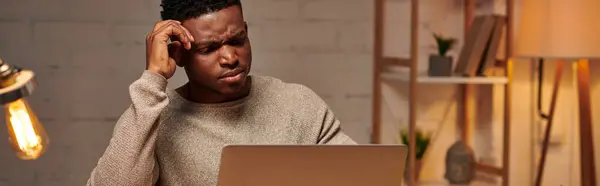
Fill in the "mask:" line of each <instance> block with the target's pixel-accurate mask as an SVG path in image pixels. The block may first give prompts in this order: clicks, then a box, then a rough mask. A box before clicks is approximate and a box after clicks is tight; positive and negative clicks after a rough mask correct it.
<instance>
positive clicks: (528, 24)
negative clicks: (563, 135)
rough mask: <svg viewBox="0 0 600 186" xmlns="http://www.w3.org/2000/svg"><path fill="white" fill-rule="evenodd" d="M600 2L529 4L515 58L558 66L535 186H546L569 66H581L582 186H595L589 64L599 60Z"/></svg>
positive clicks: (555, 0)
mask: <svg viewBox="0 0 600 186" xmlns="http://www.w3.org/2000/svg"><path fill="white" fill-rule="evenodd" d="M598 17H600V1H599V0H526V1H523V4H522V10H521V22H520V25H519V27H518V28H519V31H518V32H517V33H518V35H517V40H516V41H515V43H516V46H515V48H516V51H515V57H517V58H529V59H537V60H556V61H557V68H556V72H555V75H554V76H555V78H554V83H553V86H554V87H553V89H552V90H553V91H552V96H551V103H550V111H549V114H548V115H546V116H545V117H546V119H547V122H548V123H547V125H546V131H545V132H544V141H543V144H542V153H541V158H540V162H539V164H538V166H539V167H538V170H537V171H538V172H537V175H536V180H535V185H536V186H539V185H541V181H542V177H543V171H544V165H545V163H546V155H547V152H548V144H549V137H550V131H551V129H552V123H553V118H554V110H555V107H556V102H557V95H558V90H559V86H560V78H561V75H562V70H563V68H562V66H563V63H564V62H574V63H576V66H577V93H578V100H579V101H578V104H579V131H580V149H581V157H580V158H581V185H583V186H595V185H596V178H595V177H596V172H595V162H594V145H593V136H592V132H593V131H592V118H591V117H592V115H591V114H592V113H591V105H590V85H589V84H590V78H589V76H590V72H589V60H595V59H600V24H598V21H597V19H598Z"/></svg>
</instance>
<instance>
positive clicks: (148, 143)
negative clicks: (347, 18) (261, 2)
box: [87, 0, 355, 186]
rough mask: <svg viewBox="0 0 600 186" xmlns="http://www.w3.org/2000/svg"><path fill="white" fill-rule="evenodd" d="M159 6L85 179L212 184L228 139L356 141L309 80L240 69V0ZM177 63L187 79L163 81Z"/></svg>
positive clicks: (189, 0) (121, 185)
mask: <svg viewBox="0 0 600 186" xmlns="http://www.w3.org/2000/svg"><path fill="white" fill-rule="evenodd" d="M249 2H251V1H249ZM161 6H162V7H163V9H164V10H163V11H162V12H161V13H162V19H163V20H165V21H161V22H158V23H157V24H156V25H155V26H154V29H153V31H152V32H151V33H150V34H149V35H148V36H147V43H146V46H147V48H146V58H147V60H146V70H145V71H144V72H143V74H142V75H141V77H140V78H139V79H138V80H136V81H135V82H133V83H132V84H131V86H130V89H129V91H130V97H131V101H132V104H131V106H130V107H129V108H128V109H127V110H126V111H125V113H124V114H123V115H122V116H121V118H120V119H119V121H118V122H117V124H116V126H115V129H114V133H113V136H112V139H111V140H110V143H109V145H108V147H107V149H106V151H105V153H104V154H103V156H102V157H101V158H100V160H99V161H98V164H97V165H96V167H95V168H94V170H93V171H92V174H91V177H90V178H89V180H88V182H87V185H118V186H134V185H155V184H156V185H211V186H213V185H216V181H217V177H218V176H217V173H218V168H219V163H220V159H219V158H220V154H221V148H223V147H224V146H226V145H228V144H355V142H354V141H353V140H352V139H350V138H349V137H348V136H347V135H345V134H344V133H343V132H342V131H341V129H340V123H339V121H338V120H337V119H336V118H335V117H334V115H333V113H332V112H331V110H330V109H328V106H327V105H326V104H325V102H324V101H323V100H322V99H321V98H320V97H319V96H317V94H315V92H313V91H311V90H310V89H309V88H307V87H305V86H302V85H298V84H290V83H285V82H282V81H280V80H278V79H275V78H272V77H266V76H257V75H248V73H249V72H250V66H251V65H250V64H251V61H252V52H251V48H250V40H249V39H248V29H247V25H246V22H245V21H244V18H243V16H242V6H241V3H240V1H239V0H163V1H162V5H161ZM169 40H170V41H171V43H170V44H169V43H168V42H169ZM176 66H180V67H183V68H184V69H185V72H186V74H187V77H188V79H189V82H188V83H187V84H185V85H183V86H182V87H179V88H177V89H175V90H167V88H166V87H167V79H169V78H171V77H172V76H173V74H174V73H175V69H176Z"/></svg>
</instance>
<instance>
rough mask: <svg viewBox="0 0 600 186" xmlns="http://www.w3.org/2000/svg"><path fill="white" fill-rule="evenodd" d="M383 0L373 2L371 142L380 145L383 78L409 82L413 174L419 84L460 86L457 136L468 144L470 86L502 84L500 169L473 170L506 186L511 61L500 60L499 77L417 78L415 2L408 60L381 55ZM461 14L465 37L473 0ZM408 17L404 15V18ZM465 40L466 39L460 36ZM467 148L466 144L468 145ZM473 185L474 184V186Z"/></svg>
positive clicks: (509, 30)
mask: <svg viewBox="0 0 600 186" xmlns="http://www.w3.org/2000/svg"><path fill="white" fill-rule="evenodd" d="M385 1H386V0H375V1H374V3H375V16H374V17H375V24H374V25H375V26H374V30H375V31H374V34H375V35H374V41H375V43H374V44H375V45H374V55H373V61H374V63H373V70H374V73H373V74H374V77H373V121H372V122H373V127H372V128H373V132H372V135H371V137H372V139H371V141H372V143H381V141H380V140H381V139H380V138H381V107H380V105H381V96H382V94H381V85H380V83H381V81H382V80H386V79H391V80H400V81H406V82H408V83H409V91H410V92H409V99H408V100H409V107H408V109H409V114H408V117H409V118H408V124H409V133H410V134H409V139H410V140H409V143H410V144H408V146H409V148H410V150H409V158H408V160H409V161H408V169H407V170H406V171H412V172H414V171H415V162H416V158H415V154H414V153H415V150H414V148H415V144H414V141H415V140H414V139H415V128H416V121H417V119H416V116H417V113H416V111H417V104H416V101H415V100H418V99H419V97H418V95H419V86H418V85H420V84H455V85H457V86H460V90H461V92H460V93H461V98H460V100H459V101H460V104H459V105H460V106H459V109H460V111H461V115H462V116H461V118H462V122H461V124H462V125H463V126H462V127H461V128H462V129H463V131H462V134H461V140H463V141H465V142H467V143H469V142H470V136H471V135H472V132H471V131H469V130H468V129H470V128H471V126H472V121H470V120H469V119H466V118H472V117H470V116H471V115H472V114H473V110H474V109H473V108H472V106H473V105H472V101H473V100H474V98H473V97H474V96H475V95H474V94H473V93H472V91H473V86H476V85H482V84H487V85H492V84H496V85H503V87H504V116H503V120H504V124H503V128H504V131H503V146H502V150H503V152H502V166H501V167H497V166H493V165H486V164H482V163H479V162H478V163H477V165H476V167H477V171H481V172H486V173H489V174H493V175H497V176H500V177H501V178H502V185H503V186H508V185H509V170H510V167H509V165H510V164H509V162H510V157H509V155H510V118H511V117H510V107H511V96H510V92H511V80H512V61H510V60H503V61H500V62H499V63H498V64H497V67H500V68H502V70H503V71H504V76H500V77H427V76H422V75H419V74H418V73H417V72H418V61H419V59H418V58H419V56H418V55H419V51H418V50H419V47H418V38H419V33H418V25H419V0H410V3H411V11H410V17H411V25H410V27H411V29H410V30H411V34H410V49H411V51H410V57H409V58H408V59H393V58H390V57H386V56H383V38H384V37H383V34H384V31H383V30H384V25H383V24H384V19H385V18H384V15H385V12H384V11H385V9H384V4H385ZM513 4H514V2H513V0H506V18H507V24H506V27H505V36H506V37H505V39H506V40H505V52H506V57H507V59H510V57H511V56H512V41H513V24H514V21H513V16H514V14H513V7H514V5H513ZM464 6H465V12H464V15H465V16H464V17H465V21H464V27H465V29H464V30H465V35H466V32H467V30H468V28H469V27H470V24H471V22H472V20H473V18H474V12H475V0H465V4H464ZM407 16H408V15H407ZM464 38H467V37H464ZM389 64H394V65H399V66H403V67H406V68H407V69H408V70H407V71H406V72H399V71H390V70H389V69H385V68H386V67H389ZM469 145H470V144H469ZM408 183H409V185H410V186H415V185H421V184H417V183H416V179H415V178H414V177H413V178H410V180H408ZM475 185H477V184H475Z"/></svg>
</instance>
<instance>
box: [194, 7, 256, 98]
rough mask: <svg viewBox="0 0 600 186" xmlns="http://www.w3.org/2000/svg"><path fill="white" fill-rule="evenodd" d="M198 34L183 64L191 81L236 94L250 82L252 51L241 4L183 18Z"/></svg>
mask: <svg viewBox="0 0 600 186" xmlns="http://www.w3.org/2000/svg"><path fill="white" fill-rule="evenodd" d="M183 26H184V27H185V28H186V29H188V30H189V31H190V33H191V34H192V36H193V37H194V40H195V41H194V43H193V44H192V49H191V50H189V51H186V53H187V54H185V55H184V56H185V57H184V58H183V59H182V66H184V67H185V71H186V73H187V76H188V78H189V80H190V81H191V82H192V83H194V84H196V85H199V86H202V87H203V88H205V89H207V90H208V91H213V92H215V93H218V94H225V95H227V94H234V93H236V92H238V91H240V90H241V89H242V88H243V87H244V85H245V84H246V77H247V75H248V73H249V72H250V66H251V63H252V52H251V48H250V40H249V39H248V33H247V25H246V22H245V21H244V18H243V16H242V11H241V8H240V7H239V6H231V7H229V8H226V9H223V10H220V11H218V12H214V13H209V14H205V15H202V16H200V17H198V18H193V19H189V20H185V21H183Z"/></svg>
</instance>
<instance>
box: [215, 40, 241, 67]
mask: <svg viewBox="0 0 600 186" xmlns="http://www.w3.org/2000/svg"><path fill="white" fill-rule="evenodd" d="M219 54H220V59H219V63H220V64H221V66H237V65H238V56H237V54H236V52H235V48H233V47H231V46H227V45H224V46H222V47H221V48H220V49H219Z"/></svg>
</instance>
